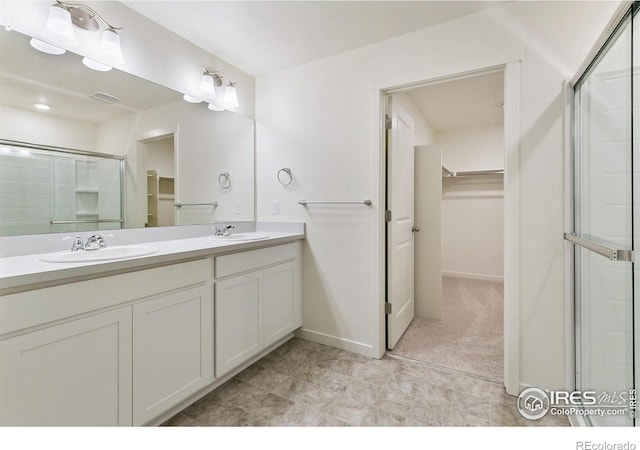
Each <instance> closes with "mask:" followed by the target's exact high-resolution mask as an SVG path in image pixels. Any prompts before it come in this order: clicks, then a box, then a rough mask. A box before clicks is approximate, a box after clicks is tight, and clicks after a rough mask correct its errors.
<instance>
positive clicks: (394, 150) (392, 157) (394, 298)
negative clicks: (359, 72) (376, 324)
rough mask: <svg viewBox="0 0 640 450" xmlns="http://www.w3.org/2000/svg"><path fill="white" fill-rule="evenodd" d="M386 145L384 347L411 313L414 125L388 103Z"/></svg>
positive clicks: (402, 329) (397, 335) (401, 329)
mask: <svg viewBox="0 0 640 450" xmlns="http://www.w3.org/2000/svg"><path fill="white" fill-rule="evenodd" d="M391 111H392V114H391V120H392V122H391V130H389V135H388V145H387V163H388V167H387V189H388V191H387V209H388V210H391V221H390V222H389V223H388V224H387V296H388V299H387V301H388V302H389V303H391V313H390V314H388V315H387V347H388V348H390V349H392V348H393V347H394V346H395V345H396V343H397V342H398V340H399V339H400V337H401V336H402V334H403V333H404V332H405V330H406V329H407V327H408V326H409V323H411V321H412V320H413V316H414V284H413V283H414V240H413V226H414V213H413V197H414V185H413V181H414V127H413V118H412V117H411V116H410V115H409V114H408V113H407V112H406V111H405V110H404V109H402V108H401V107H400V106H399V105H397V104H393V105H392V106H391Z"/></svg>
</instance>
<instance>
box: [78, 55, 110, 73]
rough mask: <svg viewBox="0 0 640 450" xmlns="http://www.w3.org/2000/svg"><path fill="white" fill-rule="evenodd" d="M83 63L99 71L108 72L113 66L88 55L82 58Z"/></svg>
mask: <svg viewBox="0 0 640 450" xmlns="http://www.w3.org/2000/svg"><path fill="white" fill-rule="evenodd" d="M82 64H84V65H85V66H87V67H88V68H89V69H93V70H97V71H98V72H108V71H110V70H111V66H107V65H106V64H102V63H101V62H98V61H96V60H94V59H91V58H87V57H86V56H85V57H84V58H82Z"/></svg>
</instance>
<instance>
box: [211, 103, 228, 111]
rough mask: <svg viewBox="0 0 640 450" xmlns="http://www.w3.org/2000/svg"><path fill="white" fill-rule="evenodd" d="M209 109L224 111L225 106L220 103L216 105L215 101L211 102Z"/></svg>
mask: <svg viewBox="0 0 640 450" xmlns="http://www.w3.org/2000/svg"><path fill="white" fill-rule="evenodd" d="M207 109H209V110H210V111H224V108H221V107H219V106H218V105H214V104H213V103H209V106H207Z"/></svg>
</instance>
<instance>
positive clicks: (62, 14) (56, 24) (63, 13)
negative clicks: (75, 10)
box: [45, 5, 78, 45]
mask: <svg viewBox="0 0 640 450" xmlns="http://www.w3.org/2000/svg"><path fill="white" fill-rule="evenodd" d="M45 28H46V29H47V30H48V31H50V32H51V33H53V34H56V35H58V36H63V37H64V38H66V39H67V40H68V41H69V42H70V43H72V44H74V45H75V44H77V43H78V40H77V39H76V35H75V33H74V32H73V24H72V23H71V13H70V12H69V10H68V9H66V8H64V7H62V6H60V5H52V6H51V8H49V16H48V17H47V23H46V25H45Z"/></svg>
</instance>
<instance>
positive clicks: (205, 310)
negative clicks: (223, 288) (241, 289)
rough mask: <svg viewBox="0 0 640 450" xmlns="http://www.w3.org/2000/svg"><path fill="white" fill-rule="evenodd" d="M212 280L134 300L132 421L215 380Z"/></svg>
mask: <svg viewBox="0 0 640 450" xmlns="http://www.w3.org/2000/svg"><path fill="white" fill-rule="evenodd" d="M211 298H212V295H211V287H210V285H204V286H198V287H195V288H190V289H186V290H182V291H179V292H175V293H171V294H167V295H163V296H161V297H158V298H154V299H151V300H147V301H145V302H142V303H138V304H135V305H133V355H134V358H133V425H142V424H144V423H146V422H148V421H150V420H151V419H153V418H154V417H156V416H158V415H159V414H160V413H162V412H164V411H166V410H167V409H170V408H171V407H173V406H174V405H176V404H177V403H179V402H180V401H182V400H184V399H186V398H187V397H189V396H190V395H191V394H194V393H195V392H197V391H198V390H200V389H202V388H203V387H205V386H207V385H208V384H209V383H211V382H212V381H213V305H212V301H211Z"/></svg>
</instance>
